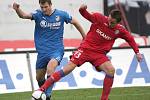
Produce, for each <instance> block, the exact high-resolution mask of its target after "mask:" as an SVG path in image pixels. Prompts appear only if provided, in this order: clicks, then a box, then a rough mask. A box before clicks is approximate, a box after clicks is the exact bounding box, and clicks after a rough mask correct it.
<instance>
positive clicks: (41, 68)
mask: <svg viewBox="0 0 150 100" xmlns="http://www.w3.org/2000/svg"><path fill="white" fill-rule="evenodd" d="M47 63H48V62H47V61H46V59H45V57H44V56H43V55H39V54H38V56H37V61H36V80H37V82H38V85H39V87H41V86H42V85H43V84H44V82H45V74H46V66H47Z"/></svg>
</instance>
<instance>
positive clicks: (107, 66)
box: [97, 61, 115, 100]
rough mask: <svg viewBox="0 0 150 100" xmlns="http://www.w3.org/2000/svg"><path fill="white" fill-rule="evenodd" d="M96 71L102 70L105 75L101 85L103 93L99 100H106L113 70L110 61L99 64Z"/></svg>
mask: <svg viewBox="0 0 150 100" xmlns="http://www.w3.org/2000/svg"><path fill="white" fill-rule="evenodd" d="M97 69H99V70H103V71H104V72H105V73H106V75H105V78H104V83H103V92H102V96H101V100H108V97H109V94H110V91H111V88H112V85H113V79H114V73H115V68H114V67H113V65H112V63H111V62H110V61H106V62H104V63H103V64H101V65H100V66H99V67H98V68H97Z"/></svg>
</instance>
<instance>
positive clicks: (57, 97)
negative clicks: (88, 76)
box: [0, 86, 150, 100]
mask: <svg viewBox="0 0 150 100" xmlns="http://www.w3.org/2000/svg"><path fill="white" fill-rule="evenodd" d="M101 92H102V89H98V88H96V89H95V88H94V89H93V88H92V89H74V90H55V91H53V94H52V100H100V95H101ZM31 94H32V92H22V93H9V94H0V100H31ZM109 98H110V100H150V86H147V87H126V88H113V89H112V91H111V94H110V97H109Z"/></svg>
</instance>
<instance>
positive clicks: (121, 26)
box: [116, 24, 126, 30]
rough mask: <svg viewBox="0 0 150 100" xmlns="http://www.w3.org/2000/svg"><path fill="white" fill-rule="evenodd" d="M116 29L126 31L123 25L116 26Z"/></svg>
mask: <svg viewBox="0 0 150 100" xmlns="http://www.w3.org/2000/svg"><path fill="white" fill-rule="evenodd" d="M116 28H117V29H119V30H124V29H126V28H125V26H123V25H121V24H117V27H116Z"/></svg>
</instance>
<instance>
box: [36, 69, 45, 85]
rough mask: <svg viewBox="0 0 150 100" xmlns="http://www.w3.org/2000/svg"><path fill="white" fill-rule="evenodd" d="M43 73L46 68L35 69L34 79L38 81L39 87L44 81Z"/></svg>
mask: <svg viewBox="0 0 150 100" xmlns="http://www.w3.org/2000/svg"><path fill="white" fill-rule="evenodd" d="M45 74H46V68H43V69H36V80H37V82H38V85H39V87H41V86H42V85H43V84H44V82H45Z"/></svg>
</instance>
